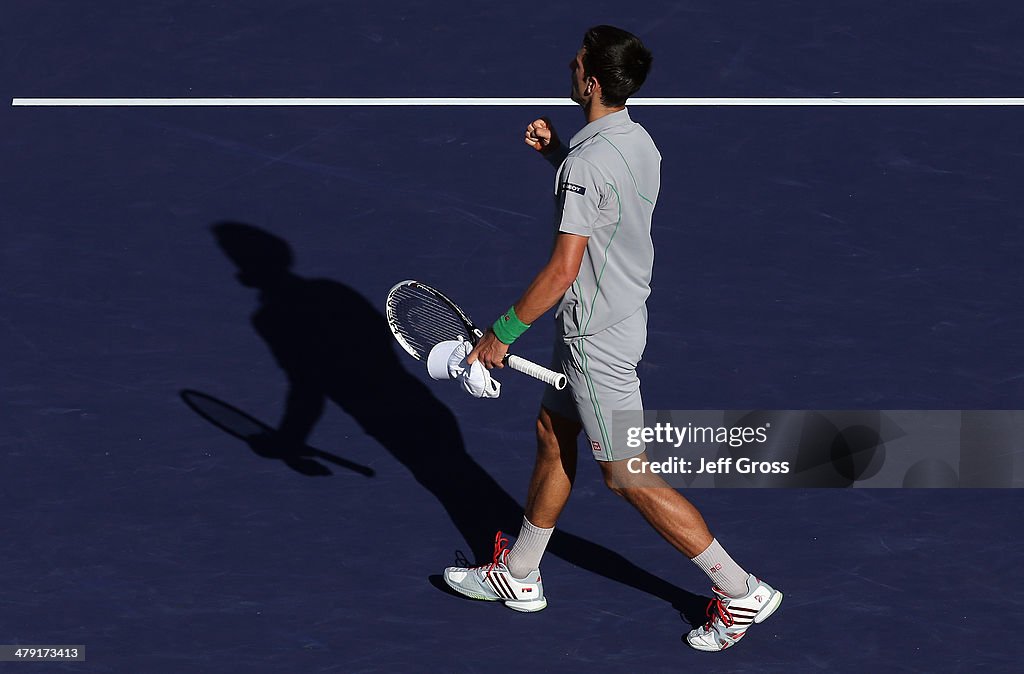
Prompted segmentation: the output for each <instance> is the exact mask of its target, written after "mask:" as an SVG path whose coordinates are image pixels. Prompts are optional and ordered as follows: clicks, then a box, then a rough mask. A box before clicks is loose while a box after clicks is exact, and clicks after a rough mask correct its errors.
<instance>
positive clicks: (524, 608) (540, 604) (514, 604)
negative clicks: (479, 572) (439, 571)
mask: <svg viewBox="0 0 1024 674" xmlns="http://www.w3.org/2000/svg"><path fill="white" fill-rule="evenodd" d="M444 583H445V585H447V586H448V587H450V588H451V589H453V590H455V591H456V592H458V593H459V594H461V595H462V596H464V597H469V598H470V599H478V600H480V601H504V602H505V606H507V607H509V608H510V609H512V610H513V611H518V612H519V613H536V612H537V611H543V610H544V609H545V608H547V605H548V600H547V599H535V600H533V601H512V600H509V599H502V598H501V597H489V596H487V595H484V594H480V593H479V592H473V591H472V590H467V589H466V588H464V587H459V586H458V585H453V584H452V583H451V582H449V580H448V579H447V578H445V579H444Z"/></svg>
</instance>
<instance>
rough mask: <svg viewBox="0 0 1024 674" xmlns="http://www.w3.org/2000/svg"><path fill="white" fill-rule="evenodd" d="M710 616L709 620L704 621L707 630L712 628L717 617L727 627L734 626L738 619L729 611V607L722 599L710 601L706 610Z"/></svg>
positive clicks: (706, 613)
mask: <svg viewBox="0 0 1024 674" xmlns="http://www.w3.org/2000/svg"><path fill="white" fill-rule="evenodd" d="M704 613H705V615H707V617H708V621H707V622H706V623H704V627H705V628H706V629H707V630H709V631H710V630H711V625H712V623H714V622H715V618H718V619H719V620H721V621H722V623H723V624H724V625H725V626H726V627H732V626H733V623H735V622H736V621H735V620H734V619H733V617H732V614H731V613H729V609H728V608H726V606H725V604H724V603H722V600H721V599H712V600H711V601H709V602H708V608H707V610H706V611H705V612H704Z"/></svg>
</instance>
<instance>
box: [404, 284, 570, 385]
mask: <svg viewBox="0 0 1024 674" xmlns="http://www.w3.org/2000/svg"><path fill="white" fill-rule="evenodd" d="M387 316H388V325H389V326H390V327H391V333H392V334H393V335H394V336H395V339H396V340H398V343H399V344H401V345H402V348H403V349H405V350H406V351H408V352H409V355H410V356H412V357H413V358H415V359H416V360H426V359H427V355H429V354H430V350H431V349H433V348H434V347H435V346H437V345H438V344H440V343H441V342H444V341H447V340H449V339H462V340H466V339H468V340H469V341H470V342H472V343H473V344H474V345H475V344H476V343H477V342H478V341H480V338H481V337H483V336H484V333H483V331H482V330H480V328H478V327H476V325H474V324H473V321H472V320H470V318H469V316H467V315H466V313H465V312H464V311H463V310H462V309H460V308H459V307H458V305H457V304H455V302H452V301H451V300H450V299H448V297H446V296H445V295H444V293H442V292H441V291H439V290H435V289H434V288H431V287H430V286H428V285H426V284H424V283H420V282H419V281H402V282H401V283H399V284H398V285H396V286H395V287H394V288H392V289H391V290H390V291H388V299H387ZM504 362H505V364H506V365H508V366H509V367H510V368H512V369H513V370H516V371H517V372H522V373H523V374H526V375H529V376H531V377H533V378H534V379H539V380H541V381H542V382H544V383H545V384H550V385H551V386H554V387H555V388H556V389H558V390H559V391H561V390H562V389H564V388H565V384H566V379H565V375H564V374H562V373H561V372H553V371H551V370H549V369H547V368H546V367H541V366H540V365H537V364H536V363H533V362H530V361H528V360H526V359H525V358H520V357H519V356H513V355H511V354H508V355H506V356H505V361H504Z"/></svg>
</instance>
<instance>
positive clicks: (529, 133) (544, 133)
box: [526, 117, 561, 154]
mask: <svg viewBox="0 0 1024 674" xmlns="http://www.w3.org/2000/svg"><path fill="white" fill-rule="evenodd" d="M526 144H527V145H529V146H530V147H532V148H533V149H534V150H536V151H537V152H540V153H541V154H547V153H549V152H553V151H554V150H556V149H557V148H558V146H559V145H561V142H560V141H559V140H558V134H557V133H555V127H554V126H552V125H551V122H550V120H548V119H547V118H546V117H541V118H540V119H537V120H534V121H533V122H531V123H530V124H529V126H527V127H526Z"/></svg>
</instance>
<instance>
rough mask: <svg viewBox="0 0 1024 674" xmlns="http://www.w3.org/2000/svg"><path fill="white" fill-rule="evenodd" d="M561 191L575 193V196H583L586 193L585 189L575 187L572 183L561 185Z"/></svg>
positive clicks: (578, 186) (579, 186)
mask: <svg viewBox="0 0 1024 674" xmlns="http://www.w3.org/2000/svg"><path fill="white" fill-rule="evenodd" d="M562 191H563V192H575V193H576V194H580V195H583V194H586V193H587V188H586V187H583V186H582V185H575V184H573V183H568V182H566V183H562Z"/></svg>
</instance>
